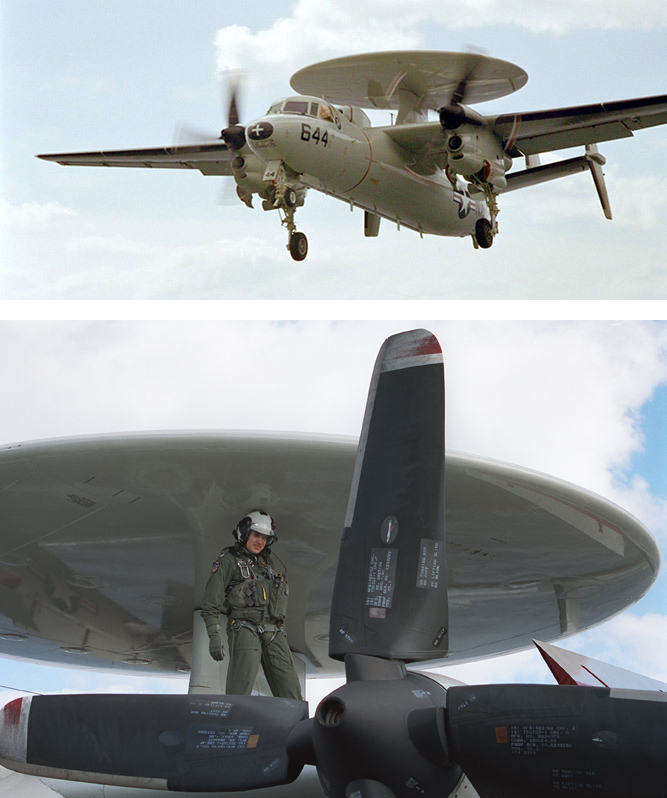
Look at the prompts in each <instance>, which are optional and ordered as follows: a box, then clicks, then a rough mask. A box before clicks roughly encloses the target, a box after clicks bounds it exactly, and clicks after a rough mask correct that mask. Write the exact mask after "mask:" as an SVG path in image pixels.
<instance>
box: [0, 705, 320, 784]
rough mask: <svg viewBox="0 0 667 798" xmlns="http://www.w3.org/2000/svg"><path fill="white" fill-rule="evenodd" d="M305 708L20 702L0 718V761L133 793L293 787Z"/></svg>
mask: <svg viewBox="0 0 667 798" xmlns="http://www.w3.org/2000/svg"><path fill="white" fill-rule="evenodd" d="M306 717H308V705H307V704H306V703H305V702H304V701H295V700H291V699H286V698H267V697H262V696H226V695H222V696H208V695H207V696H203V695H201V696H200V695H191V696H179V695H65V696H63V695H58V696H33V697H32V698H22V699H21V698H19V699H17V700H16V701H13V702H11V703H10V704H8V705H7V706H6V707H5V708H4V710H3V712H2V717H1V718H0V761H4V762H6V763H7V764H8V765H9V766H10V767H13V768H14V769H16V770H19V771H23V772H27V773H34V774H36V775H40V774H42V775H43V774H44V773H45V768H46V769H47V770H48V775H51V776H55V777H60V778H66V779H75V780H79V781H94V782H98V783H102V784H117V785H120V786H126V787H135V788H137V787H146V788H153V789H161V790H176V791H193V792H194V791H196V792H200V791H205V792H218V791H223V792H228V791H235V790H247V789H250V788H254V787H271V786H273V785H276V784H287V783H289V782H291V781H293V780H294V779H295V778H296V777H297V776H298V775H299V773H300V772H301V767H302V766H301V765H299V764H298V763H296V762H295V761H294V760H291V759H289V758H288V756H287V752H286V744H287V737H288V735H289V732H290V731H291V729H292V728H293V727H294V726H295V725H296V724H297V723H299V721H301V720H302V719H304V718H306Z"/></svg>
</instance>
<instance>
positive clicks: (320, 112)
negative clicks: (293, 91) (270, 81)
mask: <svg viewBox="0 0 667 798" xmlns="http://www.w3.org/2000/svg"><path fill="white" fill-rule="evenodd" d="M268 113H269V114H299V115H301V116H312V117H314V118H316V119H325V120H328V121H330V122H333V121H334V118H335V117H334V110H333V108H332V107H331V106H330V105H328V104H327V103H323V102H318V101H317V100H311V99H309V98H307V97H304V98H296V97H293V98H291V99H288V100H280V101H279V102H276V103H273V105H272V106H271V107H270V108H269V110H268Z"/></svg>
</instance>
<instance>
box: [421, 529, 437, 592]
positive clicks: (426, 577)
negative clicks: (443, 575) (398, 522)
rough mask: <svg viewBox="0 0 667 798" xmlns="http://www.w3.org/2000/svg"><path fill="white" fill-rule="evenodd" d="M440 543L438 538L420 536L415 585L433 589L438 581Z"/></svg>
mask: <svg viewBox="0 0 667 798" xmlns="http://www.w3.org/2000/svg"><path fill="white" fill-rule="evenodd" d="M441 549H442V546H441V543H440V541H438V540H427V539H425V538H422V542H421V550H420V555H419V568H418V571H417V587H423V588H426V589H427V590H434V589H435V588H437V587H438V583H439V581H440V561H439V557H440V553H441Z"/></svg>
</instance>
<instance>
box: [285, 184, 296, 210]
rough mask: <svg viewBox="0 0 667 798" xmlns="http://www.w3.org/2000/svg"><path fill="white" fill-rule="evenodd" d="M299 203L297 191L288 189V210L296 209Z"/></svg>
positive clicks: (286, 192) (286, 201)
mask: <svg viewBox="0 0 667 798" xmlns="http://www.w3.org/2000/svg"><path fill="white" fill-rule="evenodd" d="M298 201H299V198H298V196H297V193H296V191H295V190H294V189H293V188H288V189H287V190H286V191H285V205H286V206H287V207H288V208H296V204H297V202H298Z"/></svg>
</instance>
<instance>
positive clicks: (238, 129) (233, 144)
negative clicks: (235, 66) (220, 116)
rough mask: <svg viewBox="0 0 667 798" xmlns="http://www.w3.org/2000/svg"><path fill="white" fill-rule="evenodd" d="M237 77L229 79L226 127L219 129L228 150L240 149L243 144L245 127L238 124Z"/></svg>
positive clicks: (238, 81)
mask: <svg viewBox="0 0 667 798" xmlns="http://www.w3.org/2000/svg"><path fill="white" fill-rule="evenodd" d="M239 85H240V79H239V77H238V76H237V77H235V78H232V79H231V80H230V95H229V108H228V111H227V127H225V128H223V129H222V130H221V131H220V138H221V139H222V140H223V141H224V142H225V144H226V145H227V146H228V147H229V149H230V150H240V149H241V148H242V147H243V145H244V144H245V127H244V126H243V125H241V124H239V120H240V117H239V109H238V95H239Z"/></svg>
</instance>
